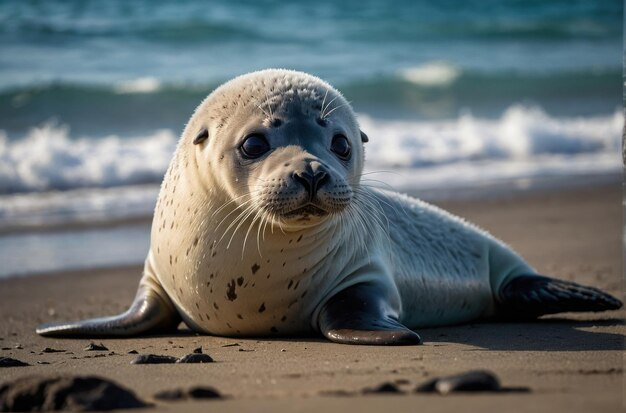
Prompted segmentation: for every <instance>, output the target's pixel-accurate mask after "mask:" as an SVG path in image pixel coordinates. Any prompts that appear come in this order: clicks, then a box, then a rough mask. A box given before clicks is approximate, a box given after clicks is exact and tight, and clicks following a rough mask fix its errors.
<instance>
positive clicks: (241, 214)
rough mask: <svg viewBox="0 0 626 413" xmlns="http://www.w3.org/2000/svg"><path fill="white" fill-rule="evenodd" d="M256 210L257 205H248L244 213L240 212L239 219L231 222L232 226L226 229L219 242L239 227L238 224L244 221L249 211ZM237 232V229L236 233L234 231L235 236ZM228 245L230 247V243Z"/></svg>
mask: <svg viewBox="0 0 626 413" xmlns="http://www.w3.org/2000/svg"><path fill="white" fill-rule="evenodd" d="M250 201H252V200H250ZM254 208H255V205H254V204H250V205H248V206H247V207H246V208H245V209H243V210H242V211H240V212H239V214H238V215H237V217H236V218H235V219H233V220H232V221H231V223H230V225H229V226H228V227H227V228H226V230H225V231H224V233H223V234H222V236H221V237H220V239H219V242H221V241H222V239H223V238H224V237H225V236H226V234H228V231H229V230H230V229H231V228H233V227H234V226H235V225H237V223H238V222H239V221H242V220H243V219H245V218H244V217H245V216H246V214H247V213H248V212H249V211H252V210H254ZM235 232H236V229H235V231H233V235H234V234H235ZM231 241H232V237H231ZM228 245H229V246H230V242H229V243H228ZM226 249H228V246H227V247H226Z"/></svg>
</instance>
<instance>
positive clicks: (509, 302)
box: [498, 275, 622, 319]
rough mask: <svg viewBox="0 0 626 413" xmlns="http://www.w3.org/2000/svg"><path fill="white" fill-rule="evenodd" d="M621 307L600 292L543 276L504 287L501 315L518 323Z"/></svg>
mask: <svg viewBox="0 0 626 413" xmlns="http://www.w3.org/2000/svg"><path fill="white" fill-rule="evenodd" d="M621 307H622V302H621V301H620V300H618V299H617V298H615V297H613V296H612V295H610V294H607V293H605V292H603V291H600V290H599V289H597V288H593V287H587V286H584V285H580V284H576V283H574V282H571V281H563V280H557V279H554V278H549V277H544V276H540V275H522V276H518V277H515V278H513V279H512V280H511V281H509V282H508V283H507V284H505V285H504V287H502V290H501V291H500V294H499V297H498V315H499V316H502V317H506V318H516V319H529V318H537V317H539V316H542V315H546V314H555V313H564V312H585V311H594V312H597V311H606V310H617V309H619V308H621Z"/></svg>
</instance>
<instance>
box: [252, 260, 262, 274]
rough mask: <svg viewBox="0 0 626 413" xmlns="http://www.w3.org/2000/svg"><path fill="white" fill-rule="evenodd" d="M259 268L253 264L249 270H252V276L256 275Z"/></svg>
mask: <svg viewBox="0 0 626 413" xmlns="http://www.w3.org/2000/svg"><path fill="white" fill-rule="evenodd" d="M259 268H261V266H260V265H259V264H257V263H256V262H255V263H254V265H253V266H252V267H251V268H250V269H251V270H252V274H256V272H257V271H258V270H259Z"/></svg>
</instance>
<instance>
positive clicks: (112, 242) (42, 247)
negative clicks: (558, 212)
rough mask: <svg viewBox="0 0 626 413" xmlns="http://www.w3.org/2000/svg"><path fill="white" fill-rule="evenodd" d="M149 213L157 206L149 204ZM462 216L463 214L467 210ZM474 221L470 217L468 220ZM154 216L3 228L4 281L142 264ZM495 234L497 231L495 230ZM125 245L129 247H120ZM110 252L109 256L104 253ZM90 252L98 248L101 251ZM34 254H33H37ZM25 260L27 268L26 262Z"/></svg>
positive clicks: (567, 187)
mask: <svg viewBox="0 0 626 413" xmlns="http://www.w3.org/2000/svg"><path fill="white" fill-rule="evenodd" d="M621 176H622V174H621V173H619V174H617V173H615V174H605V175H594V176H584V177H580V178H569V179H566V178H564V177H550V178H543V179H533V180H530V181H526V180H504V181H501V182H489V183H487V184H486V185H481V186H474V187H463V188H457V189H454V188H447V189H426V190H416V189H413V190H411V189H410V188H408V189H405V190H400V191H398V192H402V193H406V194H408V195H410V196H413V197H416V198H420V199H422V200H424V201H427V202H429V203H432V204H435V205H439V206H441V207H443V208H444V209H448V206H449V207H450V208H451V209H455V208H457V205H464V204H468V205H471V204H474V203H475V202H500V201H505V200H508V199H535V198H536V199H539V198H541V197H542V196H545V195H549V194H552V193H555V192H556V193H560V194H564V195H567V194H574V193H583V192H585V191H589V190H603V189H606V190H610V189H611V188H615V187H618V186H619V185H621ZM148 210H149V211H150V212H151V211H152V210H153V208H148ZM459 215H461V216H463V210H462V208H461V211H460V213H459ZM470 221H471V219H470ZM151 224H152V216H151V215H137V214H135V216H132V217H130V216H129V217H125V216H122V217H120V218H117V219H104V220H103V219H95V220H89V221H85V220H78V221H76V222H52V223H47V224H45V225H38V226H37V225H34V224H33V226H29V227H24V226H23V225H22V226H19V227H15V228H10V227H8V226H6V225H5V226H4V227H0V261H4V263H5V265H4V268H0V280H1V279H6V278H14V277H24V276H30V275H32V274H38V275H46V274H52V275H53V274H55V273H59V272H68V271H69V272H73V271H84V270H89V269H96V268H98V269H102V268H110V269H116V268H117V267H127V266H129V265H134V264H136V265H142V264H143V261H144V258H145V254H146V253H147V250H148V247H149V238H150V235H149V234H150V227H151ZM496 236H497V234H496ZM122 244H126V245H130V246H132V248H131V249H128V248H122V247H120V246H121V245H122ZM108 250H111V252H110V253H108V254H105V253H102V252H103V251H108ZM91 251H100V252H101V255H96V254H92V253H91ZM35 254H36V255H40V254H43V255H45V256H47V257H50V256H56V257H57V258H58V259H57V260H52V261H51V260H47V261H37V260H30V259H29V258H28V257H30V256H32V255H35ZM36 255H35V256H36ZM24 262H27V263H28V265H27V266H26V268H24V267H23V266H22V265H23V263H24Z"/></svg>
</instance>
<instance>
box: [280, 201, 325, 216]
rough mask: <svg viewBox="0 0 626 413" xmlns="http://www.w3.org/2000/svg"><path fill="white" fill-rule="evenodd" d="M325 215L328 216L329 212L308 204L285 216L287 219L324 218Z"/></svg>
mask: <svg viewBox="0 0 626 413" xmlns="http://www.w3.org/2000/svg"><path fill="white" fill-rule="evenodd" d="M324 215H328V211H326V210H324V209H322V208H320V207H318V206H316V205H313V204H306V205H304V206H301V207H299V208H296V209H292V210H291V211H289V212H287V213H285V214H283V216H284V217H285V218H295V217H308V216H316V217H322V216H324Z"/></svg>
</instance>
